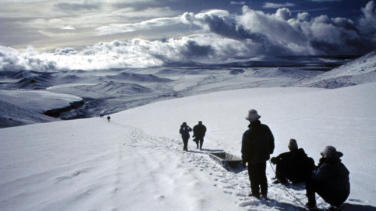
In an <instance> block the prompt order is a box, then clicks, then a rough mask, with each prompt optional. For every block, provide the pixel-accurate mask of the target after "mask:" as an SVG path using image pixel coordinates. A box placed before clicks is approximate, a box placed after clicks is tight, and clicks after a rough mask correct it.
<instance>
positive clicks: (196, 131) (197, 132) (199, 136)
mask: <svg viewBox="0 0 376 211" xmlns="http://www.w3.org/2000/svg"><path fill="white" fill-rule="evenodd" d="M205 133H206V127H205V125H203V124H202V122H201V121H199V122H198V125H195V126H194V127H193V136H192V137H193V138H195V139H194V141H195V142H196V144H197V149H198V147H199V146H200V149H202V144H203V143H204V137H205Z"/></svg>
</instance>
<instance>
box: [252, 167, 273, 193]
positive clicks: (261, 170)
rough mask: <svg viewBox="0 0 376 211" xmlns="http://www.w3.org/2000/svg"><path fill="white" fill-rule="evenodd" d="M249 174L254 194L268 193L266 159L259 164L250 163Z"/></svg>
mask: <svg viewBox="0 0 376 211" xmlns="http://www.w3.org/2000/svg"><path fill="white" fill-rule="evenodd" d="M248 175H249V181H250V182H251V190H252V194H253V195H254V196H260V187H261V193H262V194H263V195H267V193H268V179H267V178H266V161H265V162H262V163H257V164H249V163H248Z"/></svg>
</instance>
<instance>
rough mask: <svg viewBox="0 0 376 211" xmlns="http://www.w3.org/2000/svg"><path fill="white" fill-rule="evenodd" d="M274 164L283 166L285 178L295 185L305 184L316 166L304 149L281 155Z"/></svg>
mask: <svg viewBox="0 0 376 211" xmlns="http://www.w3.org/2000/svg"><path fill="white" fill-rule="evenodd" d="M273 159H274V158H272V160H271V161H272V162H273ZM273 163H276V164H277V165H282V166H283V167H282V168H283V169H284V172H285V173H286V174H285V175H284V176H285V177H286V178H287V179H289V180H290V181H291V182H294V183H299V182H304V181H305V180H306V178H307V177H308V176H309V175H310V173H311V172H312V169H313V167H314V166H315V161H314V160H313V159H312V158H310V157H308V156H307V154H306V153H305V152H304V149H302V148H300V149H297V150H292V151H289V152H285V153H281V154H280V155H278V156H277V157H276V158H275V161H274V162H273Z"/></svg>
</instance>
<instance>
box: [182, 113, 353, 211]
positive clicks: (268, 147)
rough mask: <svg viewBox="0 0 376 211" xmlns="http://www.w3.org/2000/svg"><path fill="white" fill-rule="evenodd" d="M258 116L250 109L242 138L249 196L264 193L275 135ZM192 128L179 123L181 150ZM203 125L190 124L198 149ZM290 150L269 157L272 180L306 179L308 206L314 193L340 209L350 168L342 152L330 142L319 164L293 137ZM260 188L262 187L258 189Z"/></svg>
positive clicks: (311, 206)
mask: <svg viewBox="0 0 376 211" xmlns="http://www.w3.org/2000/svg"><path fill="white" fill-rule="evenodd" d="M260 118H261V116H260V115H259V114H258V113H257V111H256V110H254V109H252V110H249V112H248V115H247V116H246V120H248V121H249V122H250V124H249V125H248V128H249V129H248V130H247V131H245V132H244V134H243V139H242V148H241V153H242V165H243V167H244V168H246V167H247V166H246V165H247V163H248V175H249V180H250V183H251V193H250V194H249V196H252V197H257V198H259V197H260V196H262V197H267V194H268V181H267V178H266V162H267V161H268V160H269V159H270V155H271V154H273V151H274V136H273V133H272V132H271V130H270V128H269V127H268V126H267V125H265V124H261V122H260V120H259V119H260ZM191 131H192V129H191V128H190V127H189V126H188V125H187V123H186V122H183V124H182V125H181V127H180V134H181V136H182V139H183V142H184V147H183V150H184V151H188V140H189V138H190V135H189V132H191ZM205 133H206V127H205V126H204V125H203V124H202V122H201V121H199V122H198V125H195V126H194V127H193V137H194V141H195V142H196V144H197V149H198V148H200V149H202V144H203V142H204V137H205ZM288 148H289V151H288V152H285V153H282V154H280V155H278V156H277V157H272V158H271V159H270V161H271V163H273V164H275V165H276V171H275V172H276V175H275V181H274V182H273V183H282V184H287V183H289V181H290V182H292V183H303V182H304V183H305V188H306V195H307V198H308V203H307V204H306V206H307V207H308V208H309V209H315V208H316V197H315V193H317V194H318V195H320V196H321V198H323V199H324V200H325V201H326V202H327V203H329V204H330V205H331V207H330V209H331V210H340V208H341V206H342V204H343V203H344V202H345V201H346V199H347V197H348V196H349V194H350V181H349V174H350V173H349V171H348V169H347V168H346V167H345V165H343V163H342V162H341V159H340V158H341V157H342V156H343V153H341V152H338V151H337V150H336V148H335V147H333V146H326V147H325V149H324V151H323V152H321V153H320V154H321V156H322V157H321V159H320V160H319V163H318V165H317V166H316V165H315V162H314V160H313V159H312V158H310V157H308V156H307V154H306V153H305V151H304V149H303V148H298V143H297V141H296V140H295V139H291V140H290V141H289V143H288ZM260 188H261V191H260Z"/></svg>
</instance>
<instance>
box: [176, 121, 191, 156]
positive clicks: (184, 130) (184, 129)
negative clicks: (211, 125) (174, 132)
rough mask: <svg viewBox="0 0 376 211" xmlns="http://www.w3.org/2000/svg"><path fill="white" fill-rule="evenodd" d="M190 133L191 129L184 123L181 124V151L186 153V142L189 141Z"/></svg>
mask: <svg viewBox="0 0 376 211" xmlns="http://www.w3.org/2000/svg"><path fill="white" fill-rule="evenodd" d="M191 131H192V128H190V127H189V126H188V125H187V123H186V122H183V124H182V125H181V126H180V131H179V132H180V134H181V137H182V139H183V143H184V147H183V151H187V152H188V140H189V137H190V135H189V132H191Z"/></svg>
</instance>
